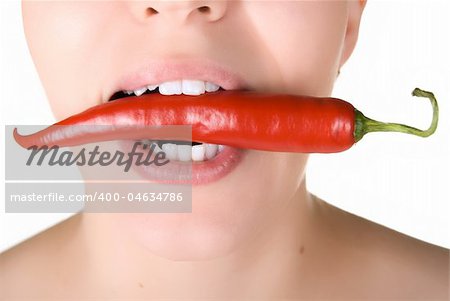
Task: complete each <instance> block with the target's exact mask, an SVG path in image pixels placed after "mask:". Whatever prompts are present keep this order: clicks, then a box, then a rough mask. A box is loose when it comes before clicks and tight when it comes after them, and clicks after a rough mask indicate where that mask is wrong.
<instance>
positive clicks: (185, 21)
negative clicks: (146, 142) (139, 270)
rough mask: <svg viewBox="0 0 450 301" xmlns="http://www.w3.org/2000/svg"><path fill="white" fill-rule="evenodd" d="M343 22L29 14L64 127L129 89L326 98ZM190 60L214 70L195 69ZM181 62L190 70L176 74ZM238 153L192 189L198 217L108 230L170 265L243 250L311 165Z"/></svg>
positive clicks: (278, 13) (144, 9) (322, 17)
mask: <svg viewBox="0 0 450 301" xmlns="http://www.w3.org/2000/svg"><path fill="white" fill-rule="evenodd" d="M205 7H206V8H205ZM347 12H348V9H347V3H346V2H343V1H286V2H279V1H203V2H202V6H201V7H199V6H198V2H196V1H180V2H176V3H175V2H172V1H136V2H125V1H117V2H109V1H106V2H91V1H86V2H85V1H73V2H71V1H64V2H60V1H57V2H35V1H32V2H24V3H23V16H24V26H25V33H26V37H27V41H28V45H29V48H30V50H31V54H32V56H33V59H34V62H35V65H36V67H37V70H38V73H39V76H40V78H41V80H42V82H43V85H44V87H45V90H46V92H47V96H48V98H49V101H50V104H51V107H52V109H53V111H54V113H55V115H56V117H57V119H62V118H65V117H68V116H70V115H73V114H76V113H79V112H81V111H83V110H86V109H88V108H90V107H92V106H95V105H98V104H101V103H104V102H107V101H110V99H111V96H112V95H113V94H115V93H116V92H120V91H122V90H124V92H125V93H127V91H128V92H129V93H131V91H134V92H133V93H134V94H131V95H139V94H140V93H142V91H141V88H142V87H147V86H148V85H159V91H158V90H156V91H157V92H156V93H163V91H165V92H164V93H166V94H174V93H176V91H175V90H176V89H177V87H175V88H174V86H173V85H176V84H173V82H176V81H181V82H182V83H184V82H185V80H199V81H203V82H210V81H211V82H212V83H214V84H216V85H218V86H222V88H223V89H228V88H230V89H246V90H255V91H261V92H277V93H287V94H307V95H313V96H327V95H329V94H330V93H331V90H332V86H333V82H334V79H335V77H336V73H337V70H338V68H339V64H340V61H341V55H342V52H343V47H344V44H345V36H346V31H347V21H348V18H347ZM193 60H195V61H197V62H208V63H204V64H203V63H202V67H201V69H199V70H197V69H198V68H196V66H195V63H192V61H193ZM186 61H189V62H190V63H189V64H191V65H189V64H187V65H186V64H184V63H185V62H186ZM177 62H183V64H181V65H182V66H183V68H181V69H180V70H177V69H176V66H178V65H177ZM211 62H212V63H211ZM181 65H180V66H181ZM152 66H157V67H155V68H158V72H159V73H158V74H155V72H154V70H153V71H152ZM164 66H168V67H167V70H166V69H164ZM174 66H175V67H174ZM186 66H190V68H186ZM217 66H221V67H220V72H218V69H217ZM223 70H226V72H222V71H223ZM146 72H147V73H148V74H146ZM202 72H203V73H202ZM219 73H220V74H219ZM146 80H147V81H148V82H146ZM171 84H172V87H171V86H170V85H171ZM182 87H183V89H184V86H182ZM214 87H215V86H214ZM171 89H172V90H171ZM173 89H175V90H173ZM182 92H183V93H184V90H183V91H182ZM147 93H148V92H147ZM206 93H209V92H206ZM122 94H123V95H125V94H124V93H122ZM116 95H117V94H116ZM119 95H120V93H119ZM135 97H137V98H138V96H135ZM255 105H256V106H257V104H255ZM273 109H274V110H276V104H275V105H274V108H273ZM236 110H239V107H237V108H236ZM225 149H226V146H225ZM231 149H232V148H230V150H231ZM235 151H236V150H235ZM235 151H234V152H230V153H229V154H228V155H227V156H229V157H231V156H235V157H236V156H237V155H239V160H238V161H236V162H234V163H233V166H232V168H230V169H229V170H227V172H226V173H224V175H222V176H220V177H217V178H215V179H214V180H212V181H208V183H207V184H203V185H195V186H194V187H193V189H192V195H193V201H192V213H185V214H182V213H177V214H175V213H167V214H160V213H148V214H147V213H146V214H144V213H142V214H122V215H115V216H114V217H111V219H112V221H113V222H114V223H113V224H114V225H116V227H113V228H111V229H110V231H112V233H121V234H123V235H124V236H127V237H130V238H132V239H133V241H134V242H136V243H137V244H138V245H139V246H143V247H144V249H146V250H149V251H151V252H153V253H155V254H157V255H160V256H164V257H168V258H175V259H200V258H211V257H216V256H220V255H223V254H226V253H229V252H232V251H233V250H236V249H237V248H239V247H240V246H242V245H243V244H244V242H246V241H248V240H249V239H250V238H251V237H252V236H255V235H256V233H258V232H261V231H264V229H265V227H269V226H270V223H271V222H272V221H273V220H274V219H273V217H274V216H275V215H279V214H281V212H282V211H283V210H284V209H283V208H285V207H286V204H288V203H289V202H290V201H291V199H292V197H293V196H294V195H295V193H296V192H297V190H298V189H299V185H300V183H301V181H302V180H303V173H304V168H305V164H306V160H307V155H304V154H292V153H276V152H263V151H255V150H250V149H248V150H243V151H242V152H239V153H237V152H235ZM229 157H226V156H224V158H223V160H225V161H223V162H227V161H226V160H230V158H229ZM207 162H208V161H205V163H203V164H206V163H207ZM223 162H222V163H223ZM200 164H202V163H200ZM215 167H217V166H215ZM203 172H205V173H208V172H209V171H208V168H204V170H203ZM200 176H202V175H201V174H200ZM88 188H89V187H88Z"/></svg>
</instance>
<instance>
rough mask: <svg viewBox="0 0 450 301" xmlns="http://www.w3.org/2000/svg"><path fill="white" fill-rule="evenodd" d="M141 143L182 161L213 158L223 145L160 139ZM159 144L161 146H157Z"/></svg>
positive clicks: (198, 160)
mask: <svg viewBox="0 0 450 301" xmlns="http://www.w3.org/2000/svg"><path fill="white" fill-rule="evenodd" d="M141 142H142V145H145V146H147V147H150V146H152V145H154V146H155V149H154V152H155V153H156V152H161V151H162V152H164V153H165V154H166V158H167V159H169V160H174V161H183V162H190V161H194V162H203V161H206V160H211V159H214V158H215V157H216V156H217V154H219V153H220V152H222V151H223V148H224V146H223V145H218V144H209V143H200V144H197V145H191V143H188V144H186V143H184V144H183V143H181V144H176V143H164V142H162V143H161V141H159V142H158V141H152V140H142V141H141ZM159 145H161V146H162V147H159Z"/></svg>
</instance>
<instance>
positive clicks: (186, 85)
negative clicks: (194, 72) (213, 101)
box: [182, 79, 205, 95]
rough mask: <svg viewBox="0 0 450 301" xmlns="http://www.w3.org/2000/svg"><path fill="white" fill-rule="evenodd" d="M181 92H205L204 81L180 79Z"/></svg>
mask: <svg viewBox="0 0 450 301" xmlns="http://www.w3.org/2000/svg"><path fill="white" fill-rule="evenodd" d="M182 88H183V94H185V95H200V94H204V93H205V82H203V81H201V80H187V79H184V80H183V81H182Z"/></svg>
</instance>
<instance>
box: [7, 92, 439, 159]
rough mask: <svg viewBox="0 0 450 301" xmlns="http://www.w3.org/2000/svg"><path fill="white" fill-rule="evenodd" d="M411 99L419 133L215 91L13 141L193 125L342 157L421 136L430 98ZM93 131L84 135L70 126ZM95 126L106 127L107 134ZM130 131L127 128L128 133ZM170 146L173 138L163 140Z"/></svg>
mask: <svg viewBox="0 0 450 301" xmlns="http://www.w3.org/2000/svg"><path fill="white" fill-rule="evenodd" d="M412 94H413V95H414V96H419V97H426V98H428V99H430V101H431V104H432V106H433V121H432V123H431V125H430V127H429V128H428V129H427V130H425V131H423V130H419V129H416V128H413V127H410V126H406V125H402V124H396V123H382V122H378V121H375V120H372V119H370V118H367V117H365V116H364V115H363V114H362V113H361V112H359V111H358V110H356V109H355V108H354V107H353V106H352V105H351V104H350V103H348V102H346V101H344V100H340V99H336V98H317V97H307V96H294V95H280V94H262V93H257V92H238V91H221V92H217V93H207V94H203V95H200V96H186V95H176V96H163V95H158V94H147V95H143V96H140V97H127V98H123V99H119V100H115V101H112V102H108V103H104V104H101V105H98V106H95V107H92V108H90V109H88V110H86V111H84V112H82V113H80V114H77V115H74V116H71V117H69V118H67V119H65V120H63V121H60V122H58V123H56V124H54V125H53V126H50V127H48V128H46V129H44V130H42V131H40V132H37V133H35V134H31V135H27V136H23V135H20V134H19V133H18V132H17V129H14V138H15V139H16V141H17V142H18V143H19V144H20V145H21V146H23V147H25V148H29V147H32V146H37V147H41V146H44V145H47V146H53V145H58V146H61V147H63V146H72V145H80V144H85V143H90V142H95V141H107V140H116V139H136V140H138V139H151V138H154V137H152V136H148V135H149V133H153V134H155V135H157V134H158V133H157V132H155V131H153V132H148V131H146V129H145V127H142V128H140V130H139V129H138V130H136V127H133V125H134V126H155V125H192V141H198V142H205V143H214V144H225V145H230V146H234V147H239V148H248V149H258V150H267V151H280V152H301V153H334V152H340V151H344V150H346V149H348V148H350V147H351V146H352V145H353V144H354V143H356V142H358V141H359V140H360V139H361V138H362V137H363V136H364V135H365V134H366V133H368V132H378V131H394V132H403V133H408V134H413V135H417V136H421V137H428V136H430V135H431V134H433V133H434V131H435V130H436V127H437V122H438V111H439V110H438V105H437V101H436V99H435V98H434V95H433V93H431V92H427V91H422V90H420V89H418V88H416V89H415V90H414V91H413V93H412ZM73 125H76V126H79V125H93V126H94V127H92V128H91V129H89V130H88V131H84V130H83V131H82V130H74V129H73V128H71V127H70V126H73ZM95 125H111V127H109V129H108V130H107V131H105V130H103V129H102V128H101V127H95ZM129 126H131V127H129ZM166 138H169V139H171V140H173V138H177V137H166Z"/></svg>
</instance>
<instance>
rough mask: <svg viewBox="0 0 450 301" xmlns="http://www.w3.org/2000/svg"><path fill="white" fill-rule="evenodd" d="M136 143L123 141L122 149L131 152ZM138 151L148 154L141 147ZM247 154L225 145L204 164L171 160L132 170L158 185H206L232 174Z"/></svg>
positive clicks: (133, 166)
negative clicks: (160, 164)
mask: <svg viewBox="0 0 450 301" xmlns="http://www.w3.org/2000/svg"><path fill="white" fill-rule="evenodd" d="M134 143H135V141H122V143H121V147H122V148H124V150H126V152H129V151H130V150H131V149H132V147H133V144H134ZM136 151H140V152H143V153H146V152H147V150H143V149H142V147H141V146H139V147H138V148H137V149H136ZM245 153H246V152H245V150H244V149H238V148H234V147H230V146H226V145H225V146H224V148H223V150H222V151H221V152H220V153H218V154H217V155H216V156H215V157H214V158H212V159H210V160H206V161H202V162H196V161H190V162H181V161H172V160H170V161H169V162H168V163H167V164H165V165H162V166H156V165H155V164H150V165H148V166H145V165H136V164H133V165H132V169H133V170H134V171H136V172H137V173H138V175H139V176H141V177H142V178H144V179H146V180H150V181H153V182H157V183H164V184H188V185H206V184H209V183H213V182H216V181H219V180H220V179H222V178H224V177H225V176H227V175H228V174H230V173H231V172H232V171H233V170H234V169H235V168H236V167H237V166H238V165H239V163H240V162H241V161H242V159H243V157H244V155H245ZM153 157H154V155H152V159H153ZM161 161H165V160H161Z"/></svg>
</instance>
